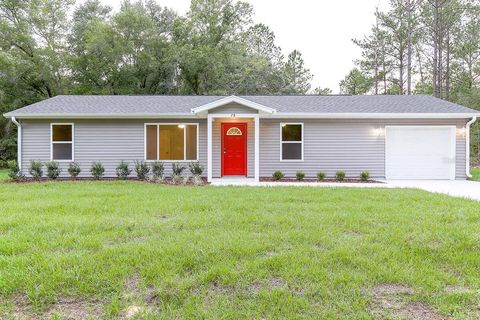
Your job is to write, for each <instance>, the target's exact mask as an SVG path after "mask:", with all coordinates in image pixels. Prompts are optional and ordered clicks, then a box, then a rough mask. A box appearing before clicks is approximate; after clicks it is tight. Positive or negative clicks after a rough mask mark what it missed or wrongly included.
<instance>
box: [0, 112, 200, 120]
mask: <svg viewBox="0 0 480 320" xmlns="http://www.w3.org/2000/svg"><path fill="white" fill-rule="evenodd" d="M4 117H6V118H12V117H15V118H17V119H73V118H74V119H157V118H164V119H174V118H182V119H184V118H188V119H197V118H200V117H198V116H196V115H194V114H191V113H171V114H157V113H149V114H101V113H97V114H75V113H69V114H59V113H42V114H39V113H37V114H34V113H25V114H15V115H9V114H4ZM205 118H206V117H205Z"/></svg>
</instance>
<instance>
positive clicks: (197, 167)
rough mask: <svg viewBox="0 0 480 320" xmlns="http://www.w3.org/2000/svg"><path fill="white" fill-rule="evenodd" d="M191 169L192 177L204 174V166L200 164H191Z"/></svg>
mask: <svg viewBox="0 0 480 320" xmlns="http://www.w3.org/2000/svg"><path fill="white" fill-rule="evenodd" d="M188 167H189V169H190V173H191V174H192V176H194V177H195V176H198V177H199V176H201V175H202V173H203V167H202V165H201V164H200V162H198V161H197V162H191V163H190V164H189V165H188Z"/></svg>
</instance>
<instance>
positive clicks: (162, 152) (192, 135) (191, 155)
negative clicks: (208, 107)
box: [145, 123, 198, 161]
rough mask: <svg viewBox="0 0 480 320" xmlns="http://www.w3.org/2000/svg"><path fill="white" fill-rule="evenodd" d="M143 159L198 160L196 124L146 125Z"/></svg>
mask: <svg viewBox="0 0 480 320" xmlns="http://www.w3.org/2000/svg"><path fill="white" fill-rule="evenodd" d="M145 159H146V160H164V161H196V160H198V124H183V123H165V124H163V123H162V124H146V125H145Z"/></svg>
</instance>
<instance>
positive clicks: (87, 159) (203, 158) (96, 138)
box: [22, 119, 467, 179]
mask: <svg viewBox="0 0 480 320" xmlns="http://www.w3.org/2000/svg"><path fill="white" fill-rule="evenodd" d="M227 121H239V122H248V168H247V173H248V176H249V177H253V176H254V170H255V169H254V138H255V136H254V122H253V119H240V120H232V119H215V122H214V123H213V159H212V160H213V172H212V174H213V177H220V174H221V168H220V166H221V153H220V148H221V140H220V123H221V122H227ZM50 122H73V123H74V124H75V149H74V152H75V161H76V162H78V163H79V164H80V166H81V168H82V174H81V176H83V177H87V176H89V175H90V172H89V169H90V165H91V163H92V162H93V161H101V162H102V163H103V165H104V166H105V169H106V172H105V175H106V176H109V177H114V176H115V167H116V166H117V165H118V163H119V162H120V161H121V160H125V161H128V162H130V164H131V166H132V167H133V161H134V160H143V159H144V124H145V123H165V122H168V123H177V122H186V123H194V122H198V123H199V160H200V162H201V163H202V165H203V166H204V167H205V169H206V166H207V126H206V119H201V120H194V119H188V120H182V119H167V120H158V121H157V120H151V119H149V120H141V119H139V120H73V121H72V120H54V121H48V120H23V121H22V127H23V130H22V138H23V142H22V168H23V171H24V173H27V171H28V166H29V162H30V160H41V161H43V162H46V161H49V160H50ZM281 122H288V121H286V120H284V119H260V176H262V177H270V176H271V175H272V173H273V172H274V171H275V170H282V171H283V172H284V173H285V174H286V175H287V176H288V177H293V176H294V175H295V172H296V171H297V170H303V171H304V172H305V174H306V175H307V176H308V177H313V176H315V175H316V173H317V172H318V171H325V172H326V173H327V175H328V176H333V174H334V173H335V171H337V170H345V171H346V172H347V175H348V176H358V174H359V173H360V172H361V171H363V170H368V171H370V173H371V175H372V177H376V178H384V176H385V137H384V136H383V135H380V136H377V135H376V134H375V133H374V129H376V128H384V127H385V125H456V126H457V127H458V128H461V127H463V126H464V125H465V123H466V122H467V119H465V120H464V119H445V120H420V119H411V120H392V119H389V120H381V119H379V120H325V119H295V120H293V121H291V122H302V123H304V161H303V162H282V161H280V123H281ZM456 146H457V147H456V148H457V154H456V175H457V179H465V178H466V176H465V155H466V152H465V137H464V136H457V144H456ZM61 166H62V168H63V172H62V176H67V171H66V169H67V166H68V163H62V164H61ZM165 167H166V174H167V175H170V172H171V163H170V162H168V163H166V164H165ZM132 175H133V174H132ZM205 175H206V170H205Z"/></svg>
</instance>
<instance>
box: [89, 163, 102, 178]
mask: <svg viewBox="0 0 480 320" xmlns="http://www.w3.org/2000/svg"><path fill="white" fill-rule="evenodd" d="M90 173H91V174H92V176H93V177H94V178H95V179H97V180H98V179H101V178H102V177H103V174H104V173H105V168H104V166H103V164H102V163H101V162H93V163H92V167H91V168H90Z"/></svg>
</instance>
